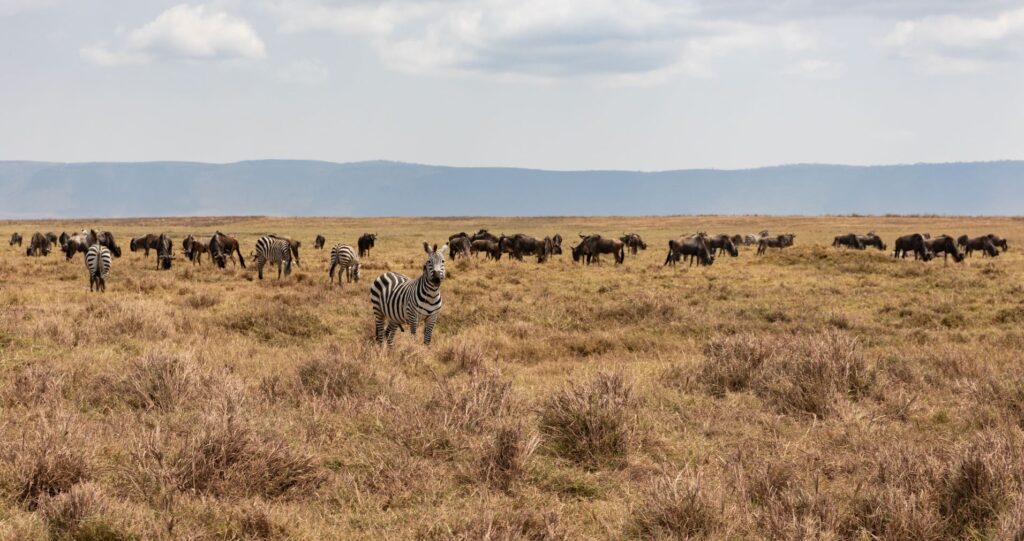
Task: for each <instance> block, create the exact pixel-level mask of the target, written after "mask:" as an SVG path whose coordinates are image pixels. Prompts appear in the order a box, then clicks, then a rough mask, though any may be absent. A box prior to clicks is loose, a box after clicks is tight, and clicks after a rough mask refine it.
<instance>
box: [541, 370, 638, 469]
mask: <svg viewBox="0 0 1024 541" xmlns="http://www.w3.org/2000/svg"><path fill="white" fill-rule="evenodd" d="M638 409H639V400H638V399H637V397H636V395H635V394H634V392H633V386H632V384H631V383H629V382H628V381H627V380H626V379H625V377H624V376H623V375H622V374H617V373H605V372H603V373H600V374H598V375H597V376H596V377H595V378H594V379H592V380H591V381H590V382H588V383H583V384H581V383H576V382H570V383H569V384H568V385H567V386H566V387H564V388H563V389H561V390H560V391H557V392H556V393H555V394H553V395H552V396H550V397H549V398H548V399H547V401H546V402H545V403H544V405H543V406H542V407H541V411H540V428H541V431H542V432H543V433H544V435H545V436H546V438H547V443H548V445H549V446H550V447H551V449H552V450H553V451H554V452H555V453H556V454H558V455H559V456H562V457H565V458H567V459H569V460H572V461H574V462H577V463H579V464H583V465H586V466H589V467H602V466H616V465H622V464H624V463H625V461H626V460H627V458H628V456H629V453H630V452H631V451H632V450H633V449H634V448H635V446H636V444H637V439H638V429H639V420H638V416H639V412H638Z"/></svg>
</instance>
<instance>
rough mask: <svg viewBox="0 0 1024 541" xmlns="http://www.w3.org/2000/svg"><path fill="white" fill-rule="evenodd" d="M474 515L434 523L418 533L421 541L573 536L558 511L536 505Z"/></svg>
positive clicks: (538, 540)
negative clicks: (465, 518)
mask: <svg viewBox="0 0 1024 541" xmlns="http://www.w3.org/2000/svg"><path fill="white" fill-rule="evenodd" d="M472 514H473V515H476V516H477V518H473V519H469V520H463V521H456V522H455V523H454V524H452V523H441V524H433V525H431V526H429V527H427V528H424V529H423V530H421V531H420V532H418V533H417V535H416V539H417V540H420V541H476V540H487V541H563V540H568V539H574V538H575V537H574V536H573V535H572V532H571V531H569V530H568V529H567V528H566V527H565V525H564V524H562V518H561V515H560V514H559V513H558V512H557V511H553V510H541V508H537V507H522V506H520V507H516V508H514V509H510V510H508V511H502V512H497V513H495V512H493V511H487V512H484V513H472Z"/></svg>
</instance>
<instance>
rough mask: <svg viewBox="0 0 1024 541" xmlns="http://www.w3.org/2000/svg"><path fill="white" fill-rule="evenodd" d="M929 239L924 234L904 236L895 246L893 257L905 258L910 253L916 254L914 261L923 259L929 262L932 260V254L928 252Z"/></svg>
mask: <svg viewBox="0 0 1024 541" xmlns="http://www.w3.org/2000/svg"><path fill="white" fill-rule="evenodd" d="M927 240H928V239H927V238H926V237H925V236H924V234H923V233H913V234H910V235H903V236H902V237H900V238H898V239H896V243H895V245H894V248H895V250H893V252H892V256H893V257H898V258H901V259H902V258H905V257H907V254H908V253H913V254H914V259H923V260H925V261H928V260H930V259H931V258H932V254H931V252H930V251H929V250H928V246H927V245H926V244H925V242H926V241H927Z"/></svg>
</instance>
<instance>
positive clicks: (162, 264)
mask: <svg viewBox="0 0 1024 541" xmlns="http://www.w3.org/2000/svg"><path fill="white" fill-rule="evenodd" d="M173 260H174V244H173V243H171V238H170V237H168V236H167V235H165V234H163V233H160V236H159V237H157V239H156V268H157V270H160V269H163V270H169V269H170V268H171V261H173Z"/></svg>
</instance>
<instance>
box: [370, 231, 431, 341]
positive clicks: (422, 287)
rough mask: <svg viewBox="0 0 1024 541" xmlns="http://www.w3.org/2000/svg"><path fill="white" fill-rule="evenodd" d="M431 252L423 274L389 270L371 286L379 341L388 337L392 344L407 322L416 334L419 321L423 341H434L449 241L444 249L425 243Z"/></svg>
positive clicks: (411, 330) (371, 298) (371, 302)
mask: <svg viewBox="0 0 1024 541" xmlns="http://www.w3.org/2000/svg"><path fill="white" fill-rule="evenodd" d="M423 250H424V251H425V252H426V253H427V262H426V263H424V264H423V274H421V275H420V277H419V278H417V279H415V280H410V279H409V277H408V276H405V275H403V274H399V273H397V272H386V273H384V274H382V275H380V276H378V277H377V279H376V280H374V281H373V285H372V286H371V287H370V304H372V305H373V319H374V328H375V331H376V340H377V343H378V344H383V343H384V340H385V339H387V342H388V347H391V346H392V345H394V343H395V329H401V330H402V332H405V328H404V327H402V325H403V324H408V325H409V331H410V332H412V334H413V336H415V335H416V325H417V324H418V323H419V321H420V320H421V319H422V320H425V322H424V324H423V343H424V344H425V345H428V346H429V345H430V337H431V335H432V334H433V332H434V324H435V323H437V315H438V314H439V313H440V312H441V282H442V281H444V276H445V273H444V254H445V252H447V251H448V245H447V244H445V245H444V246H443V247H442V248H441V249H440V250H438V249H437V245H436V244H435V245H434V249H433V250H431V249H430V246H429V245H428V244H427V243H425V242H424V243H423Z"/></svg>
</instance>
